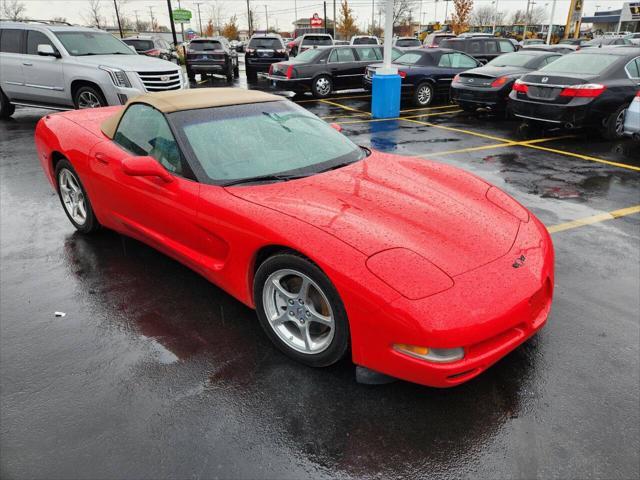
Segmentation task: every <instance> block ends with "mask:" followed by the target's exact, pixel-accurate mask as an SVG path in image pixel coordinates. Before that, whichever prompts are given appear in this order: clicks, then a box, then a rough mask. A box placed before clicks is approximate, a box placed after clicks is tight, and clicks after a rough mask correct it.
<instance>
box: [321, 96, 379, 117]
mask: <svg viewBox="0 0 640 480" xmlns="http://www.w3.org/2000/svg"><path fill="white" fill-rule="evenodd" d="M320 101H321V102H322V103H326V104H328V105H333V106H334V107H340V108H342V109H344V110H347V111H349V112H357V113H366V114H367V115H371V114H370V113H369V112H365V111H363V110H358V109H357V108H351V107H347V106H346V105H342V104H340V103H336V102H332V101H331V100H324V99H323V100H320Z"/></svg>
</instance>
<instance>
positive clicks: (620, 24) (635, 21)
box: [582, 1, 640, 35]
mask: <svg viewBox="0 0 640 480" xmlns="http://www.w3.org/2000/svg"><path fill="white" fill-rule="evenodd" d="M582 23H590V24H591V31H592V32H593V33H594V34H595V35H598V34H602V33H608V32H640V1H639V2H626V3H625V4H623V5H622V8H621V9H619V10H607V11H602V12H596V13H595V14H594V15H593V16H589V17H582Z"/></svg>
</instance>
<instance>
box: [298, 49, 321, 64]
mask: <svg viewBox="0 0 640 480" xmlns="http://www.w3.org/2000/svg"><path fill="white" fill-rule="evenodd" d="M323 52H326V50H324V49H322V50H321V49H318V48H314V49H311V50H305V51H304V52H302V53H299V54H298V55H297V56H296V60H295V61H296V62H301V63H311V62H313V61H314V60H315V59H316V57H319V56H320V54H321V53H323Z"/></svg>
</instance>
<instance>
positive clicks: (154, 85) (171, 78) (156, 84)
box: [137, 70, 181, 92]
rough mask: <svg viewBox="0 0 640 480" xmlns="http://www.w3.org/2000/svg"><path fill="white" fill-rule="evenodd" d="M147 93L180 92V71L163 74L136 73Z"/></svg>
mask: <svg viewBox="0 0 640 480" xmlns="http://www.w3.org/2000/svg"><path fill="white" fill-rule="evenodd" d="M137 73H138V77H140V80H141V81H142V84H143V85H144V88H145V89H146V90H147V92H163V91H165V90H180V88H181V78H180V77H181V72H180V70H169V71H165V72H137Z"/></svg>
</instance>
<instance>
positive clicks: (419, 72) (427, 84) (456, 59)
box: [364, 48, 481, 107]
mask: <svg viewBox="0 0 640 480" xmlns="http://www.w3.org/2000/svg"><path fill="white" fill-rule="evenodd" d="M480 65H481V63H480V62H479V61H478V60H476V59H474V58H473V57H470V56H469V55H467V54H465V53H462V52H457V51H455V50H450V49H448V48H429V49H419V50H418V49H416V50H407V51H405V52H404V54H403V55H402V56H400V57H398V58H397V59H396V60H394V62H393V66H394V67H397V69H398V74H399V75H400V77H402V95H403V96H411V98H412V99H413V103H414V104H415V105H416V106H418V107H426V106H429V105H430V104H431V102H433V100H434V98H435V97H436V95H444V94H446V95H448V94H449V88H450V87H451V81H452V80H453V77H455V76H456V75H457V74H459V73H462V72H464V71H466V70H469V69H472V68H476V67H479V66H480ZM381 67H382V64H381V63H380V64H376V65H371V66H370V67H367V74H366V76H365V77H364V88H365V90H371V84H372V81H373V75H374V74H375V71H376V69H378V68H381Z"/></svg>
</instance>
